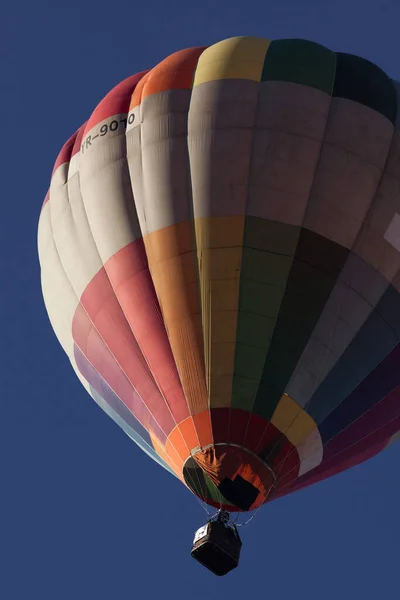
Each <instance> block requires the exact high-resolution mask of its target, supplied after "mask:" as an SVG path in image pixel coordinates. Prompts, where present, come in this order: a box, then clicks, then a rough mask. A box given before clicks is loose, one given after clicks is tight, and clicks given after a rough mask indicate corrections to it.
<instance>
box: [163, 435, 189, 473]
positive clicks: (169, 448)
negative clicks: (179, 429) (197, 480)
mask: <svg viewBox="0 0 400 600" xmlns="http://www.w3.org/2000/svg"><path fill="white" fill-rule="evenodd" d="M165 451H166V453H167V454H168V455H169V456H170V458H171V460H172V461H173V462H174V463H175V465H176V467H175V469H174V470H176V469H178V470H179V472H182V469H183V463H184V460H183V459H182V458H181V457H180V455H179V454H178V452H177V450H175V448H174V446H173V445H172V443H171V442H170V441H169V440H167V443H166V445H165Z"/></svg>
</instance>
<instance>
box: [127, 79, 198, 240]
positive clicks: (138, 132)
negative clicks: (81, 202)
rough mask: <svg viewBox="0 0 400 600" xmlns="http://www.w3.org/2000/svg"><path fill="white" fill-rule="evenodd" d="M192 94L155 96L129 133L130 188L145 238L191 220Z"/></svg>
mask: <svg viewBox="0 0 400 600" xmlns="http://www.w3.org/2000/svg"><path fill="white" fill-rule="evenodd" d="M189 100H190V90H171V91H166V92H160V93H159V94H153V95H151V96H148V97H147V98H145V99H144V100H143V102H142V104H141V125H140V128H139V127H138V124H136V126H135V127H132V128H131V129H130V130H129V131H128V133H127V138H128V147H127V156H128V163H129V169H130V175H131V185H132V189H133V193H134V197H135V204H136V208H137V212H138V216H139V220H140V225H141V229H142V233H143V235H146V234H148V233H153V232H155V231H158V230H159V229H163V228H164V227H169V226H171V225H175V224H177V223H180V222H182V221H187V220H189V219H191V214H192V208H191V190H190V188H191V185H190V171H189V159H188V151H187V114H188V109H189Z"/></svg>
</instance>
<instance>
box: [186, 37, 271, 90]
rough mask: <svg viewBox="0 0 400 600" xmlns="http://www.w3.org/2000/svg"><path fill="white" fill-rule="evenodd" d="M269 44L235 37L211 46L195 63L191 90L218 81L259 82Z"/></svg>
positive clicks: (253, 38)
mask: <svg viewBox="0 0 400 600" xmlns="http://www.w3.org/2000/svg"><path fill="white" fill-rule="evenodd" d="M270 43H271V42H270V40H266V39H264V38H256V37H235V38H229V39H228V40H224V41H222V42H219V43H218V44H214V45H213V46H210V47H209V48H207V50H205V51H204V52H203V54H202V55H201V56H200V59H199V62H198V63H197V68H196V73H195V77H194V83H193V87H194V86H196V85H199V84H200V83H205V82H207V81H216V80H219V79H248V80H250V81H260V80H261V74H262V70H263V67H264V60H265V55H266V54H267V50H268V47H269V45H270Z"/></svg>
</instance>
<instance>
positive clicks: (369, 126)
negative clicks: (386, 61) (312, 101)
mask: <svg viewBox="0 0 400 600" xmlns="http://www.w3.org/2000/svg"><path fill="white" fill-rule="evenodd" d="M350 122H351V125H350ZM392 135H393V126H392V125H391V123H390V122H389V121H388V120H387V119H386V118H385V117H383V116H382V115H380V114H379V113H377V112H375V111H373V110H371V109H370V108H368V107H366V106H362V105H361V104H357V110H355V108H354V102H352V101H351V100H346V99H343V98H333V99H332V105H331V111H330V115H329V120H328V125H327V130H326V134H325V140H324V143H323V147H322V151H321V157H320V162H319V165H318V169H317V172H316V176H315V180H314V185H313V189H312V193H311V196H310V201H309V204H308V207H307V211H306V215H305V219H304V224H303V226H304V227H306V228H307V229H311V230H312V231H315V232H316V233H318V234H320V235H322V236H324V237H326V238H328V239H331V240H333V241H335V242H337V243H339V244H341V245H342V246H345V247H346V248H351V247H352V246H353V244H354V242H355V240H356V238H357V235H358V233H359V232H360V229H361V227H362V224H363V221H364V219H365V217H366V215H367V211H368V209H369V207H370V206H371V203H372V201H373V199H374V196H375V193H376V191H377V189H378V185H379V182H380V179H381V176H382V169H383V166H384V164H385V161H386V159H387V155H388V152H389V147H390V143H391V139H392Z"/></svg>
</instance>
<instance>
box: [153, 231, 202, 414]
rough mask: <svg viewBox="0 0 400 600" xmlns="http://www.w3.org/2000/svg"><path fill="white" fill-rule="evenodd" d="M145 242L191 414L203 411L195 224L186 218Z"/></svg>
mask: <svg viewBox="0 0 400 600" xmlns="http://www.w3.org/2000/svg"><path fill="white" fill-rule="evenodd" d="M144 244H145V247H146V253H147V257H148V262H149V268H150V272H151V275H152V279H153V283H154V287H155V290H156V293H157V297H158V301H159V303H160V307H161V311H162V315H163V319H164V323H165V328H166V330H167V334H168V338H169V341H170V344H171V349H172V353H173V355H174V359H175V364H176V366H177V369H178V373H179V377H180V381H181V383H182V387H183V390H184V393H185V396H186V400H187V403H188V405H189V409H190V413H191V414H195V413H197V412H202V411H203V410H205V409H206V408H207V407H208V393H207V389H206V383H205V376H204V355H203V339H202V333H201V321H200V307H199V300H198V272H197V259H196V255H195V250H194V240H193V236H192V224H191V223H190V222H188V221H186V222H184V223H180V224H178V225H172V226H170V227H166V228H164V229H162V230H160V231H156V232H154V233H151V234H148V235H146V236H145V238H144Z"/></svg>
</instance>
